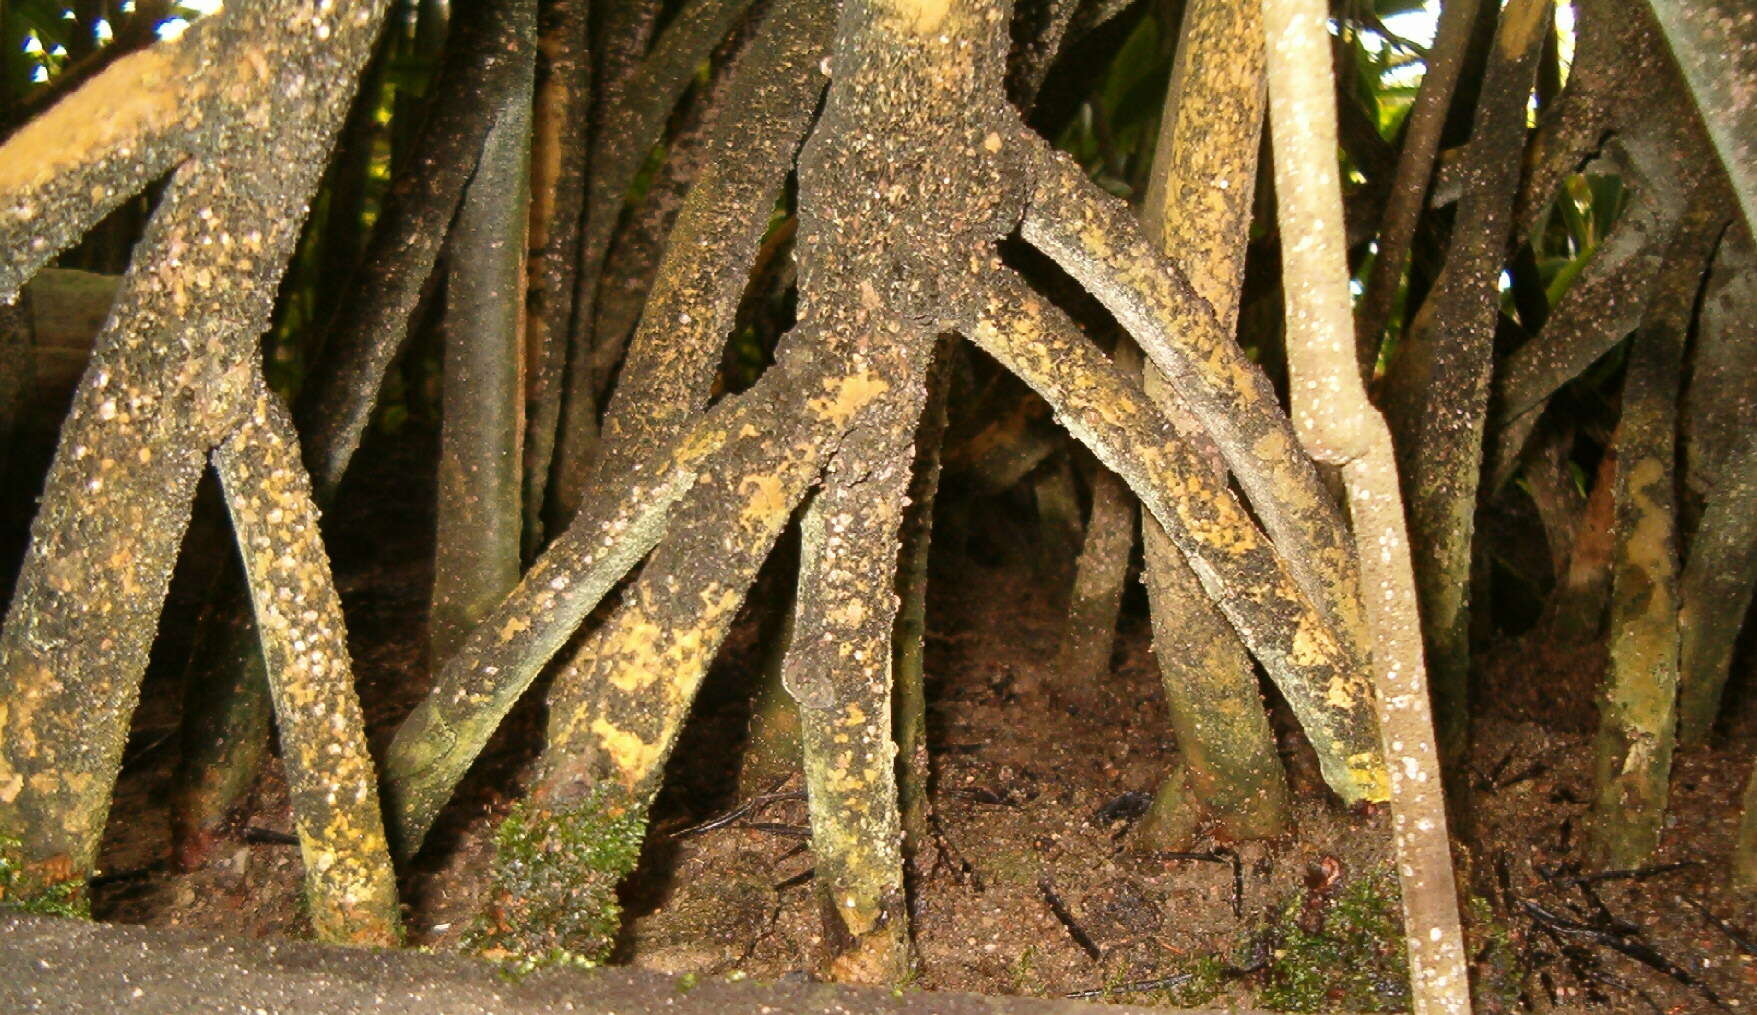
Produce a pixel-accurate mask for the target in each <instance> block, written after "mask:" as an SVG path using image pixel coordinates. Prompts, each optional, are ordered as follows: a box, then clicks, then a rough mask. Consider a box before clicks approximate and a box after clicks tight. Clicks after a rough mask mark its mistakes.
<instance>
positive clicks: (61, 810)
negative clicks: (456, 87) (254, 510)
mask: <svg viewBox="0 0 1757 1015" xmlns="http://www.w3.org/2000/svg"><path fill="white" fill-rule="evenodd" d="M383 12H384V4H383V3H382V2H379V3H353V4H333V3H324V4H318V3H315V2H313V3H308V4H298V5H295V6H293V7H288V6H286V5H282V4H263V5H257V4H248V3H245V4H240V5H238V6H237V7H236V8H235V9H233V10H230V11H229V12H228V17H236V18H237V20H236V21H234V22H230V24H231V25H232V27H233V28H235V29H236V30H237V31H238V33H239V34H238V36H237V40H238V41H237V43H236V45H235V46H234V47H233V48H232V49H231V50H230V51H229V55H228V57H227V59H226V62H225V65H226V66H227V67H229V68H231V69H232V72H233V73H235V74H237V75H239V78H238V79H237V80H236V81H235V87H234V88H231V89H228V90H226V91H225V92H224V93H223V95H222V98H223V100H224V102H225V108H224V109H223V111H222V110H215V111H214V113H213V115H214V116H215V117H223V119H224V120H225V122H226V123H227V125H228V129H226V130H224V131H220V132H217V134H216V141H215V144H214V145H213V147H212V148H210V149H208V150H205V151H203V152H201V153H200V154H199V155H198V156H197V157H195V158H193V159H191V160H190V161H188V162H185V163H184V164H183V165H182V166H180V167H179V168H178V169H177V171H176V172H175V173H174V174H173V176H172V179H171V183H170V185H169V187H168V188H167V190H166V193H165V195H164V197H163V199H162V200H161V202H160V204H159V207H158V210H157V211H156V212H155V213H154V216H153V219H152V222H151V223H150V224H149V226H148V229H147V234H146V236H145V237H144V238H143V239H142V241H141V243H140V245H139V247H138V248H137V252H136V257H135V260H134V263H133V266H132V267H131V268H130V270H129V273H128V276H127V278H126V279H125V281H124V284H123V290H122V293H121V295H120V297H119V299H118V304H117V307H116V310H115V312H114V313H113V315H112V316H111V318H110V323H109V325H108V326H107V327H106V329H105V331H104V333H103V334H102V335H101V336H100V337H99V340H98V346H97V348H96V350H95V351H94V354H93V359H92V363H91V365H90V367H89V368H88V369H87V372H86V376H85V379H84V380H83V381H82V382H81V384H80V389H79V392H78V394H77V395H76V396H75V402H74V406H73V409H72V411H71V414H70V416H69V419H68V422H67V424H66V426H65V427H64V428H63V430H62V439H61V445H60V447H59V448H58V450H57V452H56V456H55V461H54V463H53V465H52V466H51V467H50V472H49V477H48V479H47V481H46V484H45V488H44V497H43V506H42V509H41V510H40V512H39V513H38V515H37V518H36V520H35V522H34V523H33V526H32V538H31V548H30V550H29V551H28V553H27V556H26V560H25V563H24V568H23V571H22V572H21V574H20V577H19V582H18V588H17V592H16V594H15V596H14V599H13V602H12V606H11V609H10V611H9V613H8V616H7V622H6V627H5V630H4V633H3V634H0V674H3V675H4V676H3V678H0V686H5V687H6V688H8V689H9V690H8V692H7V696H6V700H5V708H4V712H5V717H4V719H3V720H0V723H3V725H0V829H4V830H5V831H6V833H7V834H9V835H13V836H16V837H17V838H18V839H20V840H21V841H22V847H21V851H22V853H23V857H22V859H23V860H24V861H25V865H26V866H25V870H26V871H27V878H28V879H29V882H31V883H35V884H39V885H73V886H75V887H76V888H77V887H78V886H80V885H82V884H83V881H84V879H85V877H86V876H87V875H88V874H89V873H90V871H91V868H92V866H93V864H94V862H95V860H96V849H97V840H98V835H99V834H100V832H101V831H102V829H103V824H104V819H105V816H106V814H107V812H108V804H109V797H110V788H111V786H112V785H113V783H114V780H115V775H116V768H117V765H118V763H119V761H120V758H121V749H122V745H123V741H124V739H125V738H126V735H127V727H128V718H129V716H130V714H131V713H132V711H133V706H134V703H135V701H136V698H137V696H138V693H139V686H140V677H141V674H142V672H143V671H144V669H145V666H146V658H147V651H148V649H149V648H150V646H151V643H152V638H153V634H154V631H155V629H156V621H157V618H158V613H159V609H160V606H161V604H162V603H163V600H164V594H165V589H166V586H167V584H168V583H169V581H170V573H171V566H172V563H173V561H174V559H175V555H176V552H177V547H178V541H179V539H180V538H181V536H182V533H183V529H184V526H185V525H186V524H187V523H188V518H189V511H190V503H191V500H192V498H193V495H194V490H195V481H196V479H197V477H198V476H199V474H200V471H201V466H202V461H203V458H204V457H205V454H206V452H207V450H208V449H209V448H210V447H212V446H214V445H215V444H216V443H218V442H219V441H220V440H221V439H223V438H224V437H226V436H227V435H228V434H230V432H231V431H232V429H233V428H234V427H235V426H237V425H238V424H239V423H241V422H243V421H244V420H245V419H246V418H247V416H248V413H249V412H250V411H251V406H252V404H253V398H252V395H253V392H252V391H251V390H250V379H251V377H252V376H253V375H254V371H255V366H254V363H255V360H256V357H257V356H258V350H257V347H256V339H257V337H258V336H259V335H260V334H261V333H262V331H263V330H264V329H265V328H266V327H267V325H268V320H269V312H270V309H271V307H272V305H273V301H274V297H275V293H276V288H277V284H278V281H279V279H280V276H281V274H282V272H283V271H284V270H285V267H286V262H287V259H288V258H289V257H290V256H291V253H292V249H293V244H294V242H295V240H296V239H297V236H298V230H299V225H300V223H301V222H302V221H303V218H304V214H305V210H306V206H307V203H308V201H309V200H310V196H311V192H312V190H313V189H314V188H315V187H316V185H317V181H318V176H319V174H320V173H321V170H322V166H323V163H324V161H325V157H326V155H327V153H328V151H329V147H330V144H331V143H332V140H333V138H334V135H335V131H336V130H337V128H338V127H339V125H340V121H341V119H342V117H343V115H344V114H345V113H346V110H347V103H348V99H349V97H350V96H351V94H352V91H353V87H354V82H355V79H356V78H357V76H358V74H359V72H360V69H361V67H362V66H363V65H364V63H365V61H366V57H367V55H368V53H369V51H370V48H371V43H372V39H373V37H374V36H375V35H376V33H377V28H378V26H379V23H380V21H381V19H382V16H383ZM185 38H187V36H186V37H185ZM201 38H203V39H205V40H206V41H207V42H208V43H209V44H212V43H213V41H214V40H215V39H217V38H218V36H202V37H201ZM154 54H157V55H156V56H155V55H154ZM137 56H140V57H148V58H151V59H162V58H163V56H164V54H162V53H157V50H156V48H155V49H154V50H146V51H143V52H142V53H140V54H137ZM203 56H204V58H206V59H218V55H217V54H216V53H212V52H207V53H204V54H203ZM126 64H127V61H123V62H119V63H118V64H117V65H116V66H115V67H112V69H111V73H114V72H115V71H116V70H117V69H118V68H121V67H123V66H125V65H126ZM107 77H108V75H102V76H100V77H99V78H98V79H95V80H94V82H93V84H94V85H96V84H97V83H98V82H101V81H104V80H105V78H107ZM106 87H108V86H106ZM102 91H103V89H102V88H100V89H99V93H100V94H101V93H102ZM140 94H142V95H148V94H150V95H153V96H159V97H161V98H162V99H163V101H167V102H172V101H174V96H175V93H174V91H171V90H168V89H152V90H149V91H143V92H141V93H140ZM117 98H118V97H117V96H115V95H111V96H110V99H117ZM106 101H109V100H106ZM38 122H43V121H38ZM90 122H91V123H93V124H98V123H106V122H109V121H108V119H107V118H105V117H95V118H94V119H92V120H91V121H90ZM76 136H77V135H76ZM19 140H20V139H19V138H14V139H13V142H12V143H9V144H8V145H7V146H6V147H5V148H3V149H0V164H4V165H7V166H18V165H21V164H26V163H29V164H32V165H43V164H48V163H50V162H55V160H54V159H48V160H46V161H38V160H35V159H31V158H27V159H26V160H25V162H24V163H21V162H20V160H19V155H18V154H15V153H17V152H20V151H21V150H22V149H16V148H14V145H17V144H19ZM66 140H67V137H66V135H62V136H60V137H59V143H60V144H61V145H62V146H65V144H66ZM94 141H99V142H102V143H103V144H107V145H112V146H120V147H126V145H127V142H126V141H125V140H122V139H120V138H119V137H111V136H110V135H108V134H103V135H102V136H101V137H100V138H96V139H94ZM39 143H40V142H39ZM68 150H69V151H73V150H74V149H68ZM78 150H79V151H81V152H82V153H83V154H82V155H80V156H77V157H81V158H83V157H86V156H88V155H90V154H91V153H92V148H90V147H89V146H88V147H86V148H82V149H78ZM101 150H103V151H111V152H112V154H114V149H113V148H102V149H101ZM45 154H46V153H45ZM61 157H62V158H74V157H76V156H71V155H63V156H61ZM56 164H57V165H61V164H60V163H56ZM132 165H134V163H132V162H131V163H130V166H132ZM62 168H66V167H65V165H62ZM133 173H134V169H132V168H128V169H124V170H122V171H121V172H120V174H119V175H118V176H115V177H113V178H112V179H111V180H110V181H109V182H108V183H107V184H106V185H107V186H113V187H115V188H118V189H120V188H123V187H127V186H133V185H135V184H136V183H138V182H141V181H138V180H137V178H136V177H135V176H134V175H133ZM71 176H72V174H69V178H71ZM56 178H57V179H59V178H60V177H56ZM4 189H5V188H4V187H3V186H0V190H4Z"/></svg>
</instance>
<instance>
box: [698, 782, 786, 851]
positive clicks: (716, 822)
mask: <svg viewBox="0 0 1757 1015" xmlns="http://www.w3.org/2000/svg"><path fill="white" fill-rule="evenodd" d="M782 782H786V780H785V779H783V780H781V782H777V783H775V786H777V787H779V786H780V785H781V783H782ZM803 799H805V791H804V790H798V789H795V790H788V791H787V792H785V793H783V792H780V791H778V790H777V789H770V790H769V791H768V792H767V793H759V794H757V795H756V796H753V797H751V798H750V799H749V800H746V801H744V802H743V803H741V804H739V805H738V806H736V807H734V808H732V809H731V810H729V811H724V812H722V813H720V814H716V815H714V816H713V817H711V818H708V819H707V820H705V821H698V822H696V823H695V824H693V825H689V826H686V827H684V828H679V829H678V830H677V831H675V832H672V833H671V838H673V839H686V838H689V837H690V836H692V835H701V834H702V833H703V832H711V831H713V830H715V829H716V828H725V827H726V826H727V825H730V824H732V823H733V822H735V821H737V820H738V819H740V818H742V817H744V816H745V815H747V814H749V813H751V812H752V811H755V810H760V809H762V808H764V807H767V806H768V805H770V804H775V803H780V802H782V801H784V800H803Z"/></svg>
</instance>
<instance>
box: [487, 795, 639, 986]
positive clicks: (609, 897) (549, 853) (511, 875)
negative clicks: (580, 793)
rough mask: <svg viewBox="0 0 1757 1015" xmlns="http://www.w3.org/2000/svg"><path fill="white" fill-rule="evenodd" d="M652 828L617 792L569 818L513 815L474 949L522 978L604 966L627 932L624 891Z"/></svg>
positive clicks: (526, 810) (499, 843) (501, 839)
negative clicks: (621, 932) (620, 888)
mask: <svg viewBox="0 0 1757 1015" xmlns="http://www.w3.org/2000/svg"><path fill="white" fill-rule="evenodd" d="M646 827H647V820H646V808H645V807H644V806H643V805H641V804H640V803H638V802H637V801H634V800H633V799H632V798H630V797H629V795H628V794H627V793H626V792H624V791H623V790H622V789H620V788H619V787H611V786H600V787H598V788H596V789H594V790H593V791H592V793H591V794H590V795H588V796H587V797H586V798H585V799H584V800H582V801H580V802H578V803H577V804H573V805H571V806H569V807H567V808H565V809H563V810H556V811H546V810H541V809H538V808H534V807H530V806H528V805H526V804H520V805H519V806H518V807H515V808H514V809H513V811H512V813H510V814H508V815H507V817H506V820H505V821H503V822H501V825H500V828H499V830H498V831H497V833H496V836H495V858H494V876H493V882H492V885H491V887H490V890H489V903H488V906H487V908H486V911H485V912H484V914H483V916H482V917H481V919H480V920H479V921H478V924H477V926H476V927H475V929H474V930H473V931H472V932H471V934H470V936H469V938H468V939H467V941H466V947H467V948H469V949H471V950H473V951H477V952H479V953H481V954H483V955H485V956H487V957H489V958H494V959H501V960H504V961H507V962H510V963H511V964H512V968H513V969H514V970H515V971H517V972H525V971H529V970H531V969H536V968H539V967H542V966H549V965H558V964H566V965H590V964H595V963H598V962H601V961H603V960H604V959H605V958H606V957H607V956H608V955H609V954H610V949H611V946H612V945H614V944H615V942H616V933H617V931H618V929H619V928H620V927H621V924H622V907H621V906H619V905H618V904H617V901H616V886H617V885H618V884H619V883H620V882H621V881H622V879H623V878H624V877H626V876H627V875H628V874H629V872H630V871H632V870H634V867H635V862H636V861H637V860H638V859H639V858H640V852H641V839H642V837H643V836H644V835H645V833H646Z"/></svg>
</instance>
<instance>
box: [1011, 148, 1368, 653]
mask: <svg viewBox="0 0 1757 1015" xmlns="http://www.w3.org/2000/svg"><path fill="white" fill-rule="evenodd" d="M1017 143H1019V144H1022V145H1024V146H1027V148H1028V150H1029V151H1030V153H1031V170H1032V172H1031V183H1032V191H1031V203H1030V206H1029V208H1028V210H1027V214H1026V217H1025V222H1024V226H1023V235H1024V237H1025V239H1026V240H1027V241H1029V242H1030V243H1031V244H1032V245H1033V246H1035V247H1037V248H1038V249H1040V250H1042V251H1043V252H1044V253H1046V254H1048V255H1049V256H1050V257H1051V258H1053V259H1054V260H1055V261H1056V262H1057V263H1058V264H1060V265H1061V266H1062V267H1063V268H1064V269H1066V270H1067V271H1068V273H1069V274H1071V275H1073V276H1074V278H1075V279H1077V280H1078V281H1079V282H1080V283H1081V284H1082V285H1084V286H1085V287H1086V288H1087V290H1088V291H1090V292H1091V293H1092V294H1093V295H1094V296H1096V297H1097V298H1098V300H1099V302H1101V303H1103V304H1104V305H1105V307H1106V308H1107V309H1109V310H1110V312H1111V313H1112V314H1114V315H1115V316H1116V318H1117V320H1118V321H1119V322H1121V323H1122V325H1123V327H1125V328H1127V329H1128V331H1129V334H1131V335H1133V336H1134V337H1135V339H1136V341H1137V342H1138V343H1139V344H1140V346H1141V351H1142V352H1144V353H1146V355H1147V359H1148V360H1149V361H1150V362H1152V364H1153V365H1154V366H1156V367H1158V368H1159V369H1160V370H1161V371H1162V372H1164V374H1165V376H1166V378H1167V379H1168V380H1170V381H1171V384H1172V386H1173V388H1175V389H1176V390H1177V392H1178V394H1179V395H1180V396H1182V398H1183V400H1184V402H1185V404H1187V405H1188V406H1189V408H1190V410H1191V412H1192V413H1193V414H1194V415H1195V417H1196V418H1197V419H1198V420H1200V421H1201V424H1202V426H1203V427H1204V428H1205V429H1206V430H1207V431H1208V433H1209V435H1210V436H1211V437H1213V439H1214V443H1215V445H1216V446H1217V447H1218V448H1219V449H1220V453H1221V455H1222V456H1224V457H1225V459H1226V464H1227V465H1228V466H1230V467H1231V468H1232V471H1233V474H1234V475H1235V476H1236V477H1237V478H1238V482H1239V485H1240V486H1241V487H1243V489H1244V491H1245V494H1246V495H1247V496H1248V497H1249V498H1250V502H1251V507H1252V509H1253V510H1254V511H1255V512H1256V514H1257V517H1259V518H1261V519H1262V520H1263V527H1264V528H1265V529H1266V530H1267V531H1268V533H1269V535H1270V537H1271V538H1272V539H1274V540H1275V545H1276V546H1277V547H1278V548H1279V549H1280V551H1281V553H1282V554H1284V555H1285V557H1286V560H1287V563H1288V565H1289V567H1290V569H1291V571H1292V574H1293V577H1294V579H1295V581H1297V582H1298V584H1299V587H1300V589H1301V590H1303V591H1304V592H1305V594H1306V595H1307V596H1309V597H1310V598H1311V601H1312V603H1313V604H1314V605H1315V606H1316V607H1317V609H1318V611H1319V614H1320V616H1322V617H1323V618H1324V619H1325V620H1326V621H1327V622H1329V624H1330V625H1331V626H1332V627H1333V628H1334V629H1335V631H1336V634H1337V636H1338V637H1339V638H1340V640H1341V644H1342V645H1343V646H1344V647H1345V648H1346V649H1347V650H1348V651H1349V652H1351V653H1353V654H1354V655H1355V657H1356V658H1357V659H1359V660H1361V665H1362V666H1364V665H1365V658H1366V653H1365V649H1364V627H1363V625H1362V621H1361V614H1360V593H1359V577H1358V574H1357V569H1356V565H1355V562H1354V554H1353V552H1352V551H1351V550H1350V548H1349V546H1348V535H1347V532H1346V531H1345V530H1344V528H1343V525H1342V516H1341V513H1340V512H1339V511H1338V510H1337V508H1336V502H1335V500H1334V499H1332V498H1331V496H1330V494H1329V492H1328V491H1327V490H1325V488H1324V486H1323V483H1322V482H1321V481H1320V480H1319V478H1318V472H1317V469H1316V468H1315V467H1313V465H1312V461H1311V459H1310V458H1308V457H1307V456H1306V455H1304V454H1302V453H1301V452H1300V446H1299V441H1298V439H1297V438H1296V437H1295V436H1294V433H1293V424H1292V423H1291V422H1290V421H1289V420H1288V418H1287V416H1286V414H1285V413H1283V412H1282V411H1281V407H1280V405H1279V403H1278V402H1277V401H1276V399H1275V392H1274V389H1273V388H1272V387H1271V386H1270V384H1269V379H1268V378H1267V377H1266V376H1265V375H1264V374H1263V371H1262V369H1261V368H1260V367H1258V366H1257V365H1256V364H1254V363H1252V362H1251V361H1250V359H1249V358H1248V357H1246V356H1245V353H1244V349H1243V348H1242V347H1241V346H1239V344H1238V343H1237V342H1235V341H1234V340H1233V337H1232V335H1230V334H1228V333H1227V332H1226V331H1224V330H1222V329H1221V327H1220V325H1219V322H1218V321H1217V320H1216V318H1215V316H1214V311H1213V309H1212V308H1211V307H1210V306H1209V305H1208V303H1207V301H1206V300H1204V299H1203V298H1202V297H1201V296H1200V295H1198V294H1197V293H1196V291H1195V290H1194V289H1192V288H1191V286H1190V283H1189V281H1188V280H1187V279H1186V278H1185V277H1184V276H1183V273H1182V272H1180V271H1179V270H1178V269H1177V268H1176V267H1174V266H1172V265H1170V264H1167V263H1166V261H1165V260H1164V259H1163V258H1161V257H1160V256H1159V255H1158V251H1157V250H1156V249H1155V246H1154V245H1153V244H1150V243H1149V242H1147V240H1146V239H1145V238H1144V237H1143V236H1142V234H1141V228H1140V226H1139V224H1138V223H1137V221H1136V220H1135V217H1134V215H1133V214H1132V213H1131V212H1130V211H1129V210H1128V208H1127V207H1126V206H1124V205H1123V204H1122V203H1121V202H1119V201H1117V200H1115V199H1114V198H1110V197H1107V196H1105V195H1103V194H1102V193H1100V192H1099V191H1098V190H1097V189H1096V188H1095V187H1093V186H1092V184H1091V183H1090V182H1089V181H1087V179H1086V177H1085V175H1084V174H1083V173H1081V172H1080V170H1079V168H1078V167H1077V166H1076V165H1075V164H1074V163H1073V161H1072V160H1070V159H1069V158H1068V157H1067V156H1065V155H1062V154H1059V153H1055V152H1051V151H1050V150H1049V148H1048V146H1047V145H1045V144H1044V142H1043V141H1042V139H1041V138H1038V137H1037V136H1036V135H1034V134H1028V133H1027V134H1025V135H1023V136H1021V137H1020V138H1019V139H1018V142H1017Z"/></svg>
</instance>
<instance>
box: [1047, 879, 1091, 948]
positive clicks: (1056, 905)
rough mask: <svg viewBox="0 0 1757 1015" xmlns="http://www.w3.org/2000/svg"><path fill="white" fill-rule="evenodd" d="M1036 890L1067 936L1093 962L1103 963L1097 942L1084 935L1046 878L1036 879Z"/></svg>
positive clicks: (1084, 932) (1083, 930)
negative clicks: (1065, 929)
mask: <svg viewBox="0 0 1757 1015" xmlns="http://www.w3.org/2000/svg"><path fill="white" fill-rule="evenodd" d="M1037 890H1038V891H1039V892H1041V893H1043V901H1044V902H1046V903H1048V904H1049V911H1050V912H1051V913H1054V914H1055V918H1056V919H1057V920H1059V921H1061V925H1062V926H1063V927H1066V928H1067V931H1068V936H1069V937H1071V938H1073V939H1074V943H1075V944H1077V945H1079V946H1080V950H1081V951H1083V952H1085V953H1086V955H1087V957H1089V958H1090V959H1091V960H1092V961H1093V962H1100V961H1103V959H1104V951H1103V950H1102V949H1100V948H1099V947H1098V944H1097V942H1095V941H1093V940H1092V936H1091V935H1090V934H1087V933H1086V929H1085V928H1084V927H1081V926H1080V923H1079V921H1077V920H1075V919H1074V914H1073V913H1070V912H1068V907H1067V906H1066V905H1064V904H1063V903H1062V898H1061V896H1059V895H1057V894H1056V893H1055V887H1054V886H1053V885H1051V884H1050V883H1049V878H1048V877H1043V878H1040V879H1038V881H1037Z"/></svg>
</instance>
